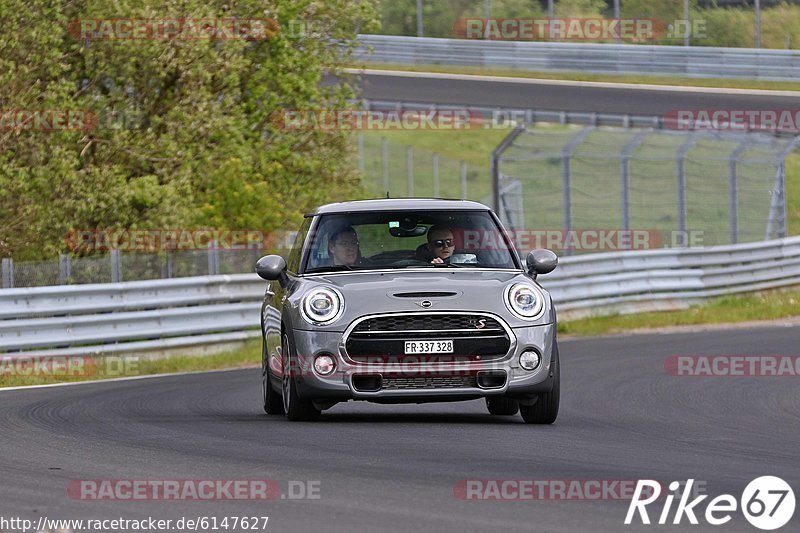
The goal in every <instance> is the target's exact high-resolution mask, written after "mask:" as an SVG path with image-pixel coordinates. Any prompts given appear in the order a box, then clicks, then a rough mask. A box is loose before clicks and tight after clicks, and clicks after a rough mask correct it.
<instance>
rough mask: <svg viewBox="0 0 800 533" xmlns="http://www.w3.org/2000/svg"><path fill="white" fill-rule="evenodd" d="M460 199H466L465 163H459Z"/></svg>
mask: <svg viewBox="0 0 800 533" xmlns="http://www.w3.org/2000/svg"><path fill="white" fill-rule="evenodd" d="M460 170H461V199H462V200H466V199H467V162H466V161H464V160H462V161H461V168H460Z"/></svg>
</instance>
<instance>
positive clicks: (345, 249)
mask: <svg viewBox="0 0 800 533" xmlns="http://www.w3.org/2000/svg"><path fill="white" fill-rule="evenodd" d="M328 255H330V257H331V259H332V260H333V264H334V265H345V266H353V265H355V264H356V263H358V262H359V260H360V259H361V249H360V247H359V243H358V233H356V230H354V229H353V227H352V226H343V227H341V228H339V229H337V230H336V231H334V232H333V233H331V235H330V237H328Z"/></svg>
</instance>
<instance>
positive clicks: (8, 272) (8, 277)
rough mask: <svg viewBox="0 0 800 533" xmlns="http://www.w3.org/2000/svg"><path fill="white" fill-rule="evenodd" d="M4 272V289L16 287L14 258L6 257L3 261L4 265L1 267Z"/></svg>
mask: <svg viewBox="0 0 800 533" xmlns="http://www.w3.org/2000/svg"><path fill="white" fill-rule="evenodd" d="M0 270H2V274H3V288H4V289H13V288H14V260H13V259H11V258H10V257H4V258H3V261H2V267H0Z"/></svg>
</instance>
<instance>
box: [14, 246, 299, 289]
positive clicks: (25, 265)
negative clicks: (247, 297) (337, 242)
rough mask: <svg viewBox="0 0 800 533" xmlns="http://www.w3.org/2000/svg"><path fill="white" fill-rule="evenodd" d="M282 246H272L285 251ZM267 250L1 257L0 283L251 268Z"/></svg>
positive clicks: (135, 278) (51, 282)
mask: <svg viewBox="0 0 800 533" xmlns="http://www.w3.org/2000/svg"><path fill="white" fill-rule="evenodd" d="M286 251H287V249H286V248H281V249H279V250H272V252H277V253H285V252H286ZM265 253H267V252H266V251H264V250H261V249H260V248H252V249H218V248H216V249H215V248H209V249H207V250H182V251H174V252H162V253H127V252H124V253H123V252H119V251H111V253H109V254H106V255H101V256H92V257H72V256H70V255H67V254H61V255H60V256H59V259H58V260H53V261H26V262H14V261H13V260H12V259H10V258H4V259H3V260H2V266H1V268H0V272H1V273H2V278H1V281H2V283H1V284H0V286H1V287H2V288H4V289H5V288H13V287H43V286H48V285H68V284H85V283H116V282H120V281H140V280H151V279H168V278H182V277H191V276H206V275H216V274H243V273H247V272H253V268H254V266H255V263H256V261H258V259H259V258H260V257H261V256H262V255H264V254H265Z"/></svg>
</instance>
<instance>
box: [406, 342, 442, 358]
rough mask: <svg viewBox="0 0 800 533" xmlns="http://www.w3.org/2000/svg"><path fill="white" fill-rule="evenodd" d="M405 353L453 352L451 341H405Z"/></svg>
mask: <svg viewBox="0 0 800 533" xmlns="http://www.w3.org/2000/svg"><path fill="white" fill-rule="evenodd" d="M405 342H406V347H405V352H406V355H409V354H417V353H453V341H452V340H441V341H405Z"/></svg>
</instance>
